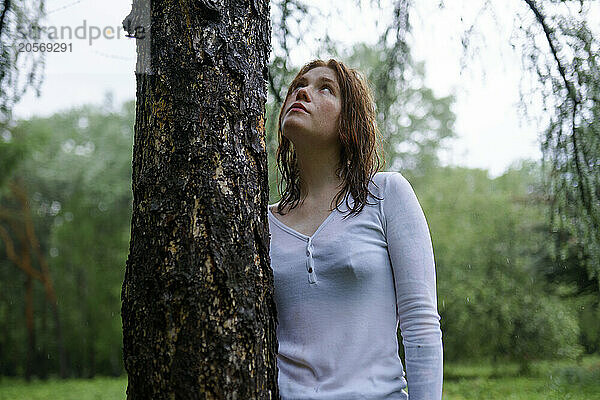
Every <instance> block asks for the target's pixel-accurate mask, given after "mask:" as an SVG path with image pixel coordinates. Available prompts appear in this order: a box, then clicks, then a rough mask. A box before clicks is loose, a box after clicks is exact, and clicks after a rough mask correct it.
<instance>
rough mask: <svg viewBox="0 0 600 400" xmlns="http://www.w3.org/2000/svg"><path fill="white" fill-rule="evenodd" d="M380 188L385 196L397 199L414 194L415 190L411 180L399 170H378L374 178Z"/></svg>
mask: <svg viewBox="0 0 600 400" xmlns="http://www.w3.org/2000/svg"><path fill="white" fill-rule="evenodd" d="M372 181H373V183H374V184H375V185H376V187H377V188H378V189H377V191H378V192H379V193H380V194H381V195H383V197H384V199H385V198H393V199H395V200H400V199H405V198H406V197H407V196H408V197H410V196H414V190H413V187H412V185H411V184H410V182H409V181H408V180H407V179H406V178H405V177H404V175H402V173H400V172H398V171H381V172H377V173H376V174H375V175H374V176H373V179H372Z"/></svg>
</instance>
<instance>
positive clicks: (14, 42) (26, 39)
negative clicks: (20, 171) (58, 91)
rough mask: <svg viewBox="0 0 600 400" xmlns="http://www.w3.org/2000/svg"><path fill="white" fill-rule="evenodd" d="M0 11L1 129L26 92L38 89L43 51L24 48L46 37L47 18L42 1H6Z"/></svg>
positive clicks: (40, 79)
mask: <svg viewBox="0 0 600 400" xmlns="http://www.w3.org/2000/svg"><path fill="white" fill-rule="evenodd" d="M1 10H2V11H1V12H0V129H1V130H3V131H4V130H5V129H6V127H7V126H8V125H9V124H10V121H11V118H12V108H13V106H14V105H15V104H16V103H18V102H19V100H20V99H21V97H22V96H23V95H24V94H25V92H26V91H27V90H28V89H30V88H32V89H34V90H36V91H37V92H39V89H40V86H41V83H42V74H43V67H44V52H34V51H25V49H24V48H23V47H20V45H21V44H22V45H23V46H24V45H26V44H31V43H32V42H39V41H40V38H43V37H44V32H43V29H41V27H40V24H39V22H40V20H41V19H42V18H43V17H44V2H43V1H41V0H3V1H2V9H1Z"/></svg>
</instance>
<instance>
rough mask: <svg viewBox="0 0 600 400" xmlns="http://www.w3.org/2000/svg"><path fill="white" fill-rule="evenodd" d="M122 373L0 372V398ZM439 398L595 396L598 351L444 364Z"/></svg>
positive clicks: (565, 399) (32, 397) (114, 383)
mask: <svg viewBox="0 0 600 400" xmlns="http://www.w3.org/2000/svg"><path fill="white" fill-rule="evenodd" d="M126 386H127V378H126V377H122V378H94V379H69V380H48V381H33V382H30V383H26V382H25V381H23V380H20V379H7V378H0V400H55V399H56V400H121V399H125V389H126ZM443 398H444V400H486V399H490V400H496V399H497V400H600V356H595V357H586V358H584V359H583V360H582V362H581V363H580V364H576V363H574V362H572V361H560V362H559V361H543V362H538V363H534V364H533V365H532V373H531V374H530V376H528V377H520V376H518V366H517V365H515V364H502V365H499V366H497V367H496V368H495V369H494V368H493V367H492V366H490V365H489V364H487V363H480V364H476V363H465V364H452V363H446V364H445V365H444V396H443Z"/></svg>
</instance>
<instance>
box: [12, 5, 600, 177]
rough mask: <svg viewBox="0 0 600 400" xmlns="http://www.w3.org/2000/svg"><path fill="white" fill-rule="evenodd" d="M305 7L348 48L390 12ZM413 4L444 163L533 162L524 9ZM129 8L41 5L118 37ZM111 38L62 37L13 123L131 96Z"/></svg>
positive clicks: (415, 36)
mask: <svg viewBox="0 0 600 400" xmlns="http://www.w3.org/2000/svg"><path fill="white" fill-rule="evenodd" d="M384 2H385V1H382V3H384ZM306 3H307V4H314V6H313V7H315V8H316V7H319V8H320V9H321V10H323V12H324V13H327V12H331V13H332V15H336V13H337V12H341V13H342V16H341V17H340V16H336V17H335V18H334V17H331V18H329V19H328V23H327V24H311V26H310V27H309V30H308V32H310V33H311V34H314V36H315V37H319V35H321V32H322V27H323V26H328V27H329V32H330V35H331V36H332V37H333V38H334V39H337V40H339V41H341V42H342V43H345V44H348V45H349V44H351V43H352V42H355V41H363V42H367V43H374V42H375V40H376V38H377V33H378V32H381V30H382V29H383V27H384V26H385V24H386V23H387V22H388V21H389V18H391V11H390V9H389V8H388V9H387V10H384V11H382V12H378V11H374V10H373V11H369V7H368V6H367V3H368V2H367V1H365V2H364V8H363V9H362V10H361V9H359V8H358V7H354V6H353V7H350V6H349V5H348V4H350V3H349V2H347V1H339V2H331V3H327V2H324V1H315V0H310V1H306ZM415 3H417V6H416V10H415V12H414V14H413V15H412V16H411V22H412V25H413V30H412V35H411V38H410V41H411V45H412V46H411V49H412V53H413V56H414V57H415V59H417V60H422V61H425V64H426V74H427V76H426V81H425V85H426V86H428V87H430V88H432V89H433V90H434V92H435V93H436V95H438V96H445V95H448V94H450V93H453V94H455V96H456V104H455V106H454V108H453V110H454V112H455V113H456V116H457V121H456V126H455V128H456V133H457V135H458V139H456V140H454V141H453V142H452V143H451V145H450V149H449V151H447V152H446V153H444V155H443V160H444V161H445V162H446V163H451V164H457V165H465V166H469V167H477V168H484V169H487V170H488V171H489V172H490V175H491V176H497V175H499V174H501V173H502V172H503V171H504V170H505V169H506V168H507V167H508V166H509V165H510V164H511V163H512V162H514V161H515V160H518V159H521V158H532V159H539V158H540V157H541V153H540V151H539V144H538V131H539V130H540V128H539V127H537V126H536V124H533V123H529V122H527V121H526V120H525V119H524V118H523V117H522V115H521V114H522V113H520V112H519V111H518V108H517V103H518V100H519V82H520V80H521V78H523V77H524V78H525V79H526V80H529V81H531V78H530V77H529V76H527V75H524V74H525V73H524V72H523V71H522V70H521V61H520V57H519V56H518V54H516V53H515V52H513V51H512V50H511V48H510V46H509V45H508V38H509V36H510V34H511V32H512V29H513V26H512V21H513V20H514V18H513V16H514V15H515V13H516V12H519V11H520V12H523V11H526V10H524V8H523V6H522V3H523V2H522V1H520V0H507V1H496V2H493V3H494V4H495V9H494V10H495V13H496V18H495V19H494V18H491V14H489V13H488V14H484V15H479V16H477V10H478V9H476V8H473V4H474V2H472V1H471V2H469V1H467V0H453V1H445V3H447V4H449V5H452V7H453V8H452V9H450V8H448V6H447V7H446V8H445V9H442V10H440V9H439V7H438V4H439V0H427V1H419V2H415ZM476 3H478V4H480V2H476ZM481 3H483V2H481ZM598 3H600V2H596V5H595V7H596V9H597V8H598V7H597V4H598ZM328 4H331V6H328ZM464 4H467V6H464ZM498 4H500V6H498ZM336 5H337V6H336ZM323 7H334V8H331V9H324V8H323ZM335 7H337V8H335ZM130 9H131V4H130V3H128V2H127V1H122V0H121V1H117V0H104V1H102V2H95V1H92V0H79V1H77V0H47V1H46V10H47V11H48V17H47V19H46V20H45V21H44V22H43V23H42V25H44V26H56V27H58V28H60V27H61V26H69V27H71V28H72V29H76V28H77V27H83V26H84V24H85V27H86V28H85V30H86V31H87V30H89V27H90V26H97V27H100V29H105V28H106V27H109V28H112V29H113V30H114V31H115V32H117V30H118V29H120V26H121V22H122V20H123V18H124V17H125V16H126V15H127V14H128V13H129V11H130ZM336 10H338V11H336ZM596 11H597V10H596ZM524 14H526V13H524ZM461 17H462V21H461ZM476 18H477V21H478V23H477V26H476V27H477V29H479V32H481V34H476V35H474V36H473V38H472V41H473V42H474V44H475V46H473V49H474V50H473V51H474V53H475V54H468V55H467V58H466V60H467V64H468V68H466V69H461V67H460V59H461V56H463V50H462V45H461V37H462V33H463V32H464V31H465V30H466V29H468V27H469V26H470V24H471V23H472V22H473V21H474V20H475V19H476ZM496 21H498V22H496ZM319 27H321V28H319ZM302 28H306V27H301V29H302ZM82 29H83V28H80V31H81V30H82ZM121 30H122V29H121ZM88 32H89V31H88ZM115 36H116V35H115ZM118 36H119V37H115V38H113V39H106V38H99V39H96V40H92V42H91V44H90V40H89V34H88V35H87V38H86V39H72V40H64V41H65V42H70V43H72V49H73V50H72V52H67V53H47V56H46V68H45V77H44V83H43V85H42V88H41V96H40V97H36V96H35V95H34V94H33V92H30V93H28V94H27V95H26V96H25V97H24V99H23V100H22V101H21V103H19V104H18V105H17V107H16V109H15V115H16V116H17V117H18V118H29V117H31V116H33V115H36V116H42V115H43V116H46V115H49V114H52V113H54V112H56V111H60V110H64V109H67V108H71V107H73V106H79V105H82V104H86V103H96V104H98V103H102V102H103V100H104V98H105V95H106V93H108V92H111V93H112V95H113V98H114V101H115V103H116V104H119V103H121V102H123V101H125V100H130V99H134V98H135V76H134V69H135V43H134V40H133V39H128V38H126V37H124V32H121V33H120V35H118ZM307 42H308V45H307V46H304V47H302V48H300V49H298V50H297V51H295V52H294V53H293V54H292V60H291V61H292V62H293V63H294V64H296V65H299V64H302V63H304V62H306V61H308V60H309V59H311V58H314V57H315V49H316V48H317V45H318V43H316V41H313V42H311V41H310V40H307ZM311 43H312V44H311Z"/></svg>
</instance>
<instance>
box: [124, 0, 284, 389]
mask: <svg viewBox="0 0 600 400" xmlns="http://www.w3.org/2000/svg"><path fill="white" fill-rule="evenodd" d="M123 25H124V28H125V29H126V30H127V32H128V33H129V35H131V36H133V37H136V39H137V44H138V46H137V52H138V65H137V68H136V79H137V104H136V122H135V138H134V147H133V184H132V186H133V197H134V199H133V216H132V225H131V241H130V249H129V257H128V260H127V265H126V271H125V280H124V283H123V291H122V301H123V302H122V318H123V345H124V346H123V350H124V361H125V368H126V370H127V373H128V376H129V384H128V388H127V396H128V399H166V398H168V399H225V398H227V399H236V398H237V399H269V398H278V397H279V396H278V392H277V369H276V362H275V356H276V352H277V339H276V336H275V323H276V314H275V312H276V310H275V303H274V300H273V275H272V270H271V268H270V262H269V233H268V223H267V213H266V211H267V205H268V182H267V155H266V148H265V140H264V138H265V130H264V112H265V101H266V85H265V79H266V76H267V67H266V64H267V60H268V55H269V52H270V24H269V3H268V1H267V0H253V1H239V0H200V1H198V0H196V1H189V0H183V1H173V0H154V1H153V2H152V3H148V2H144V1H141V0H134V2H133V8H132V12H131V14H129V15H128V16H127V18H126V19H125V20H124V22H123Z"/></svg>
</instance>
